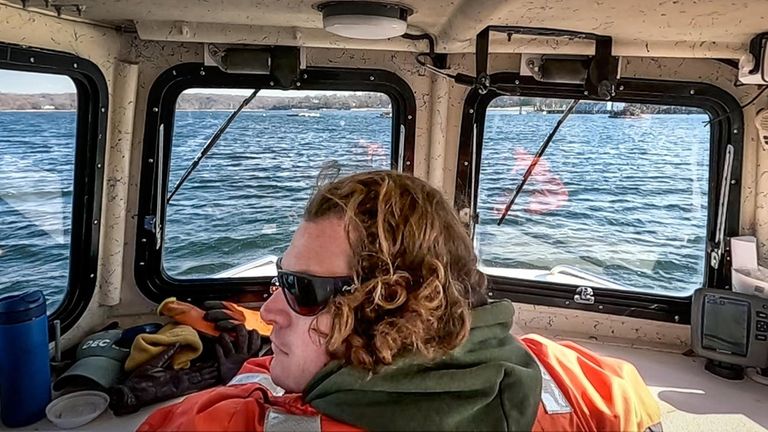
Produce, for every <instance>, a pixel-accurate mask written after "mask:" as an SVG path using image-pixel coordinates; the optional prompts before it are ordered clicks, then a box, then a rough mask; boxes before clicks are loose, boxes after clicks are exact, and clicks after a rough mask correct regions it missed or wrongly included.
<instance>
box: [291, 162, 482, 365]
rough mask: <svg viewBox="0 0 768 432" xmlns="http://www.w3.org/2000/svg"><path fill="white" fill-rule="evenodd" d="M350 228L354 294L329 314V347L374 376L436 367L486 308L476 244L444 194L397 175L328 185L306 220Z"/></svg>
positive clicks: (317, 195)
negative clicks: (407, 359)
mask: <svg viewBox="0 0 768 432" xmlns="http://www.w3.org/2000/svg"><path fill="white" fill-rule="evenodd" d="M325 217H341V218H343V219H344V222H345V226H346V230H347V238H348V239H349V242H350V246H351V248H352V252H353V258H352V259H353V262H352V263H351V264H352V266H351V267H352V269H353V270H354V277H355V282H356V288H355V290H354V292H353V293H351V294H348V295H343V296H337V297H336V298H334V299H333V301H332V302H331V303H330V305H329V310H330V313H331V316H332V324H331V328H330V331H329V333H328V334H327V335H325V336H326V348H327V350H328V352H329V353H330V355H331V356H332V357H333V358H336V359H340V360H342V361H343V362H344V363H345V364H349V365H354V366H357V367H360V368H363V369H366V370H375V369H377V368H379V367H381V366H384V365H389V364H391V363H392V362H393V361H394V360H395V359H396V358H397V357H398V356H400V355H403V354H417V355H421V356H422V357H423V358H425V359H427V360H433V359H436V358H438V357H440V356H441V355H444V354H446V353H447V352H449V351H451V350H453V349H455V348H456V347H458V346H459V345H460V344H461V343H462V342H463V341H464V340H465V339H466V337H467V335H468V334H469V324H470V308H471V307H473V306H477V305H479V304H483V303H485V302H486V301H487V297H486V294H485V293H486V280H485V276H484V275H483V274H482V273H480V272H479V271H478V270H477V267H476V266H477V257H476V256H475V252H474V249H473V247H472V241H471V240H470V238H469V235H468V234H467V232H466V230H465V229H464V227H463V226H462V224H461V222H460V221H459V219H458V217H457V215H456V213H455V211H454V210H453V208H452V207H451V206H450V204H448V202H447V201H446V200H445V198H444V197H443V196H442V195H441V194H440V192H439V191H438V190H437V189H435V188H433V187H432V186H430V185H429V184H427V183H426V182H424V181H422V180H419V179H417V178H416V177H413V176H410V175H405V174H399V173H396V172H393V171H372V172H366V173H361V174H355V175H351V176H348V177H345V178H342V179H339V180H336V181H333V182H331V183H329V184H326V185H324V186H321V187H320V188H319V190H318V191H317V192H316V193H315V194H314V195H313V197H312V198H310V200H309V203H308V204H307V207H306V210H305V213H304V219H305V220H307V221H313V220H318V219H321V218H325Z"/></svg>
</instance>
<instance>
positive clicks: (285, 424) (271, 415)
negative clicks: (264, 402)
mask: <svg viewBox="0 0 768 432" xmlns="http://www.w3.org/2000/svg"><path fill="white" fill-rule="evenodd" d="M283 431H284V432H296V431H301V432H305V431H306V432H315V431H317V432H321V430H320V416H317V415H314V416H302V415H294V414H286V413H285V412H284V411H281V410H279V409H277V408H269V410H268V411H267V418H266V420H264V432H283Z"/></svg>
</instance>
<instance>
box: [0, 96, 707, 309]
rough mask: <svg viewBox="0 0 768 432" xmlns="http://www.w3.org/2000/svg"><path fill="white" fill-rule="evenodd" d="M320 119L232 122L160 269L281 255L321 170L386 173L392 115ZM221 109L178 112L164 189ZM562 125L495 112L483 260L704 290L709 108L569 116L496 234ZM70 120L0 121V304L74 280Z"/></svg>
mask: <svg viewBox="0 0 768 432" xmlns="http://www.w3.org/2000/svg"><path fill="white" fill-rule="evenodd" d="M320 113H321V116H320V117H289V116H288V113H287V112H279V111H266V112H244V113H242V114H241V116H240V117H239V118H238V119H237V120H236V121H235V122H234V123H233V125H232V126H231V128H230V129H229V130H228V131H227V133H226V134H225V135H224V137H223V138H222V139H221V141H220V142H219V144H218V145H217V146H216V148H214V150H213V151H212V152H211V153H210V154H209V155H208V157H207V158H206V159H205V160H204V162H203V163H202V164H201V166H200V167H199V168H198V169H197V170H196V172H195V173H194V174H193V175H192V177H191V178H190V179H189V180H188V181H187V183H185V184H184V186H183V187H182V188H181V190H180V191H179V192H178V194H177V195H176V197H175V198H174V199H173V201H172V202H171V204H170V207H169V209H168V219H167V222H166V240H165V245H164V252H163V253H164V259H163V262H164V266H165V269H166V271H167V272H168V273H169V274H171V275H173V276H175V277H180V278H191V277H203V276H211V275H214V274H216V273H217V272H220V271H222V270H226V269H228V268H231V267H233V266H236V265H239V264H243V263H245V262H248V261H250V260H253V259H256V258H258V257H260V256H263V255H267V254H279V253H281V252H282V251H283V250H284V249H285V248H286V247H287V246H288V243H289V241H290V238H291V235H292V234H293V231H294V229H295V227H296V225H297V223H298V218H299V215H300V214H301V212H302V210H303V206H304V204H305V202H306V199H307V198H308V197H309V195H310V193H311V189H312V187H313V185H314V184H315V176H316V174H317V173H318V172H319V170H320V168H321V167H322V166H323V165H324V164H325V163H327V162H328V161H331V160H336V161H338V162H339V163H340V164H341V167H342V174H344V173H350V172H355V171H362V170H367V169H371V168H386V167H389V164H390V155H389V148H388V144H387V143H389V142H390V134H391V119H387V118H383V117H379V113H378V112H371V111H322V112H320ZM228 114H229V113H228V112H179V113H177V116H176V125H175V128H174V140H173V142H174V147H173V155H172V166H171V182H170V184H171V185H174V184H175V183H176V181H177V179H178V178H179V177H180V175H181V173H182V172H183V171H184V170H185V169H186V167H187V166H188V164H189V163H190V162H191V160H192V159H193V158H194V156H195V155H196V154H197V152H198V151H199V150H200V149H201V148H202V146H203V145H204V144H205V142H206V140H207V139H208V138H209V137H210V136H211V134H212V133H213V131H214V130H215V129H216V128H217V127H218V126H219V125H220V124H221V122H222V121H223V120H224V119H225V118H226V117H227V115H228ZM558 117H559V116H555V115H535V114H530V115H514V114H511V113H509V112H497V111H491V112H489V115H488V121H487V127H486V133H485V143H484V154H483V161H482V168H481V183H480V185H481V186H480V208H479V211H480V224H479V226H478V228H477V244H478V247H479V250H480V252H481V256H482V258H483V263H484V264H485V265H493V266H504V267H513V268H514V267H517V268H537V269H549V268H551V267H554V266H555V265H558V264H569V265H573V266H576V267H579V268H583V269H585V270H589V271H591V272H594V273H597V274H599V275H601V276H603V277H608V278H610V279H612V280H615V281H618V282H620V283H622V284H625V285H627V286H629V287H632V288H635V289H639V290H646V291H648V290H650V291H657V292H666V293H673V294H686V293H689V292H690V290H691V289H693V288H694V287H696V286H698V285H699V284H700V283H701V279H702V275H703V263H704V241H705V226H706V204H707V190H706V188H707V181H708V180H707V178H708V177H707V176H708V174H707V172H708V170H707V163H708V151H709V148H708V147H709V131H708V128H706V127H704V126H703V125H702V122H703V121H705V120H706V116H703V115H688V116H686V115H679V116H678V115H663V116H648V117H646V118H644V119H633V120H617V119H609V118H607V117H606V116H599V115H594V116H591V115H574V116H572V117H571V118H570V119H569V120H568V122H567V123H566V125H565V126H564V127H563V128H562V129H561V131H560V133H559V134H558V137H557V138H556V139H555V140H554V142H553V143H552V145H551V146H550V149H549V150H548V152H547V157H546V158H545V162H546V163H542V164H540V166H539V169H537V172H536V174H535V175H534V177H533V179H532V180H531V182H530V183H529V185H528V186H527V187H526V189H525V190H524V192H523V194H522V195H521V197H520V199H519V200H518V202H517V203H516V204H515V206H514V207H513V209H512V211H511V212H510V214H509V216H508V218H507V220H506V222H505V223H504V225H503V226H501V227H497V226H496V225H495V222H496V219H497V218H498V214H499V208H500V207H503V205H504V204H505V199H506V198H507V197H508V195H509V192H510V191H511V190H512V189H513V188H514V186H515V185H516V183H517V181H518V180H519V178H520V176H521V174H522V171H523V170H524V167H525V166H526V165H527V164H526V154H532V153H534V152H535V151H536V149H537V148H538V146H539V145H540V143H541V141H542V140H543V139H544V138H545V137H546V134H547V133H548V131H549V129H550V128H551V126H552V125H553V124H554V122H555V121H556V120H557V118H558ZM74 123H75V113H59V112H55V113H49V112H45V113H21V112H19V113H17V112H0V295H3V294H7V293H10V292H15V291H20V290H24V289H31V288H42V289H43V290H45V292H46V293H47V295H48V297H49V302H51V305H55V304H56V303H57V302H58V301H59V299H60V298H61V296H62V295H63V292H64V291H63V290H64V289H65V287H66V286H67V272H68V263H67V256H68V250H69V235H70V228H69V219H70V212H71V197H72V163H73V143H74V133H75V130H74ZM553 178H554V179H555V180H552V179H553ZM563 191H565V192H563ZM544 195H546V196H544Z"/></svg>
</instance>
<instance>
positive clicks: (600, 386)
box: [520, 335, 661, 432]
mask: <svg viewBox="0 0 768 432" xmlns="http://www.w3.org/2000/svg"><path fill="white" fill-rule="evenodd" d="M520 341H521V342H522V343H523V345H525V346H526V347H527V348H528V350H529V351H531V353H532V354H533V356H534V357H535V358H536V360H537V361H538V362H539V366H540V367H541V369H542V379H543V381H542V402H541V404H540V405H539V413H538V415H537V416H536V421H535V422H534V424H533V431H542V432H545V431H584V432H587V431H640V432H642V431H646V430H653V431H660V430H661V411H660V410H659V405H658V403H657V401H656V399H655V398H654V396H653V395H652V394H651V392H650V391H649V390H648V387H647V386H646V385H645V382H644V381H643V379H642V378H641V377H640V374H639V373H638V371H637V369H635V367H634V366H632V365H631V364H630V363H628V362H626V361H623V360H619V359H614V358H610V357H604V356H599V355H597V354H595V353H593V352H592V351H590V350H588V349H586V348H584V347H582V346H579V345H577V344H575V343H573V342H568V341H565V342H559V343H558V342H554V341H552V340H549V339H546V338H544V337H542V336H539V335H525V336H523V337H521V338H520Z"/></svg>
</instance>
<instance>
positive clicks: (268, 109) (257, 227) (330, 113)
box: [134, 63, 416, 302]
mask: <svg viewBox="0 0 768 432" xmlns="http://www.w3.org/2000/svg"><path fill="white" fill-rule="evenodd" d="M299 77H300V78H301V82H300V84H301V85H300V86H299V85H297V84H298V82H296V81H295V80H294V81H290V82H291V83H292V84H290V85H289V86H282V85H283V84H280V83H285V82H286V81H285V77H284V76H283V77H282V79H281V77H278V76H274V77H273V76H272V75H258V74H236V73H227V72H223V71H222V70H220V69H219V68H217V67H206V66H203V65H200V64H196V63H186V64H180V65H177V66H174V67H173V68H171V69H169V70H167V71H165V72H164V73H163V74H161V75H160V76H159V77H158V78H157V80H156V81H155V83H154V84H153V86H152V89H150V93H149V96H148V109H147V122H146V128H145V136H144V148H143V150H142V151H143V153H142V162H141V178H140V184H139V212H138V221H139V224H138V226H137V236H136V237H137V243H136V257H135V263H134V275H135V277H136V282H137V284H138V286H139V288H140V289H141V290H142V292H143V293H144V294H145V295H146V296H147V297H148V298H150V299H152V300H154V301H156V302H159V301H162V300H163V299H165V298H167V297H170V296H176V297H183V298H186V299H189V300H202V299H205V298H207V297H208V296H210V295H211V293H213V292H215V293H216V295H217V296H218V297H229V298H233V299H237V300H238V301H246V302H251V301H259V300H260V299H263V298H264V296H265V295H267V294H268V290H269V282H270V280H271V278H272V275H273V274H274V272H275V267H274V262H275V260H276V257H277V256H278V255H280V254H282V252H283V251H284V250H285V249H286V248H287V247H288V244H289V242H290V239H291V237H292V235H293V232H294V230H295V229H296V228H297V226H298V224H299V222H300V218H301V215H302V214H303V210H304V205H305V204H306V201H307V199H308V198H309V197H310V195H311V193H312V192H313V190H314V188H316V187H317V185H318V184H322V183H324V182H326V181H328V180H330V179H332V178H335V177H338V176H343V175H347V174H351V173H354V172H360V171H365V170H371V169H398V170H402V171H405V172H412V170H413V146H414V140H415V122H416V103H415V98H414V96H413V92H412V91H411V89H410V87H409V86H408V84H407V83H406V82H405V81H404V80H402V79H401V78H400V77H398V76H397V75H395V74H394V73H391V72H387V71H380V70H368V69H341V68H311V67H310V68H307V69H302V70H301V71H300V73H299ZM281 86H282V87H281ZM254 90H258V92H257V94H256V95H253V92H254ZM251 96H253V97H252V98H251ZM249 98H250V101H249V102H247V103H244V102H245V101H246V100H247V99H249ZM241 106H243V108H242V110H240V111H239V113H238V114H237V115H234V116H233V114H234V113H236V112H238V110H239V109H240V107H241ZM213 137H216V138H214V139H212V138H213ZM202 154H205V156H204V157H202V158H200V159H199V164H197V163H196V162H194V161H195V160H198V156H199V155H202ZM196 164H197V166H196V167H195V168H194V169H193V170H192V172H191V174H186V173H187V172H188V170H189V169H190V167H192V166H194V165H196ZM185 177H186V179H185ZM182 179H183V181H181V182H180V180H182ZM179 183H181V186H180V187H178V188H177V186H178V185H179ZM169 197H171V198H170V199H169Z"/></svg>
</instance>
